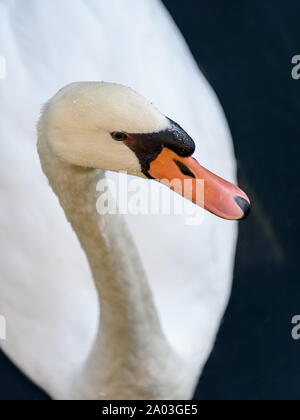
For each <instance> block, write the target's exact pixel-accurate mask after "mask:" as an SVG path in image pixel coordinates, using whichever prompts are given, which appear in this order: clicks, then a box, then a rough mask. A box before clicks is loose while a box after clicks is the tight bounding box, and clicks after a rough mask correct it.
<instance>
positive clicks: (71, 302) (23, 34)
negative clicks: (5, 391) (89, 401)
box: [0, 0, 237, 398]
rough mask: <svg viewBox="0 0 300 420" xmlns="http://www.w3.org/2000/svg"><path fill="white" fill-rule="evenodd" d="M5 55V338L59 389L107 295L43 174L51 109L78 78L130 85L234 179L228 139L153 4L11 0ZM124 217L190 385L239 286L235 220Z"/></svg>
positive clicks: (3, 21) (3, 12)
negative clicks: (41, 153) (40, 150)
mask: <svg viewBox="0 0 300 420" xmlns="http://www.w3.org/2000/svg"><path fill="white" fill-rule="evenodd" d="M0 55H2V56H4V57H5V59H6V67H7V78H6V79H5V80H0V92H1V98H2V100H1V105H0V151H1V152H0V153H1V157H2V164H1V167H0V188H1V203H3V204H2V205H1V207H0V228H1V237H0V241H1V254H0V273H1V277H0V288H1V295H0V314H2V315H4V316H5V317H6V321H7V339H6V341H1V347H2V349H3V350H4V351H5V352H6V354H8V356H9V357H10V358H11V359H12V360H13V361H14V362H15V363H16V364H17V365H18V366H19V367H20V368H21V369H22V370H23V371H24V372H25V373H26V374H27V375H28V376H29V377H30V378H31V379H33V380H34V381H35V382H36V383H37V384H39V385H40V386H42V387H43V388H44V389H45V390H46V391H48V392H49V393H50V394H51V395H52V396H54V397H56V398H63V397H64V396H65V394H64V393H63V392H62V391H61V390H62V389H65V381H66V378H69V377H70V373H71V372H74V371H75V370H78V369H80V367H81V365H82V364H83V363H84V361H85V360H86V357H87V355H88V353H89V350H90V349H91V347H92V343H93V340H94V338H95V335H96V332H97V325H98V303H97V295H96V291H95V289H94V286H93V282H92V278H91V274H90V271H89V268H88V264H87V261H86V258H85V256H84V254H83V252H82V250H81V248H80V246H79V244H78V241H77V238H76V236H75V235H74V233H73V231H72V229H71V227H70V226H69V225H68V224H67V222H66V219H65V216H64V214H63V211H62V209H61V208H60V206H59V204H58V202H57V200H56V199H55V197H54V196H53V193H52V192H51V190H50V188H49V186H48V183H47V180H46V178H45V177H44V175H43V174H42V171H41V167H40V163H39V159H38V155H37V152H36V122H37V120H38V116H39V113H40V108H41V105H42V104H43V103H45V102H46V101H47V100H48V98H49V97H51V96H52V95H53V93H55V92H56V91H57V90H58V89H60V88H61V87H62V86H64V85H65V84H67V83H70V82H73V81H78V80H105V81H112V82H117V83H121V84H124V85H127V86H131V87H132V88H134V89H136V90H137V91H138V92H140V93H141V94H143V95H144V96H146V97H147V98H149V99H150V100H151V101H152V102H153V103H154V104H155V105H156V106H157V107H158V108H159V109H160V111H162V112H163V113H164V114H166V115H168V116H169V117H170V118H172V119H174V120H175V121H177V122H178V123H180V125H182V127H184V129H185V130H186V131H187V132H189V134H190V135H191V136H192V137H193V138H194V140H195V141H196V143H197V153H196V156H197V155H198V158H199V161H201V163H202V164H204V165H205V166H207V167H209V168H210V169H211V170H213V171H214V172H216V173H218V174H219V175H221V176H222V177H224V178H227V179H229V180H231V181H234V180H235V159H234V154H233V149H232V142H231V138H230V134H229V131H228V128H227V124H226V121H225V118H224V116H223V113H222V110H221V108H220V105H219V103H218V101H217V99H216V97H215V95H214V93H213V91H212V89H211V88H210V86H209V85H208V83H207V82H206V80H205V79H204V78H203V76H202V75H201V74H200V72H199V70H198V68H197V66H196V64H195V62H194V60H193V59H192V57H191V54H190V52H189V51H188V49H187V47H186V45H185V43H184V41H183V39H182V37H181V35H180V34H179V32H178V30H177V29H176V27H175V26H174V24H173V22H172V21H171V19H170V17H169V16H168V14H167V13H166V11H165V10H164V8H163V6H162V5H161V4H160V3H159V2H158V1H156V0H152V1H151V0H143V1H140V0H131V1H129V2H126V5H125V2H123V1H121V0H111V1H110V2H107V1H100V0H89V1H88V2H87V1H80V0H76V1H71V0H64V2H61V1H58V0H52V1H51V2H50V1H49V2H47V3H45V2H39V1H37V0H28V1H27V2H26V3H25V2H21V1H20V0H18V1H11V0H4V1H2V2H1V3H0ZM145 182H147V181H145ZM157 188H163V187H162V186H159V185H157ZM178 200H181V198H179V197H178ZM191 206H192V204H191ZM198 211H199V212H201V210H198ZM126 219H127V222H128V223H129V226H130V229H131V232H132V234H133V237H134V240H135V242H136V245H137V248H138V249H139V251H140V254H141V258H142V262H143V264H144V267H145V270H146V272H147V275H148V278H149V280H150V285H151V288H152V290H153V293H154V297H155V302H156V306H157V309H158V312H159V315H160V319H161V322H162V326H163V329H164V332H165V334H166V336H167V338H168V339H169V341H170V343H171V345H172V346H173V348H174V349H175V350H176V352H177V353H178V354H179V355H180V356H181V357H182V359H183V360H185V362H186V375H187V377H186V378H184V379H183V382H185V381H186V383H190V384H194V383H196V380H197V378H198V376H199V374H200V372H201V369H202V367H203V365H204V363H205V362H206V360H207V357H208V355H209V353H210V351H211V348H212V345H213V342H214V339H215V335H216V332H217V329H218V326H219V323H220V319H221V317H222V315H223V312H224V309H225V307H226V304H227V300H228V296H229V293H230V287H231V279H232V268H233V260H234V252H235V241H236V232H237V229H236V224H235V223H232V222H226V221H223V220H220V219H217V218H216V217H214V216H211V215H209V214H207V213H205V217H204V222H203V223H202V224H201V225H200V226H196V227H195V226H186V224H185V219H184V218H183V217H180V216H168V217H166V216H126ZM99 368H101V367H99ZM174 374H176V372H174ZM192 388H193V387H192V385H191V386H190V388H189V389H187V391H186V393H187V395H188V396H191V393H192ZM84 397H86V398H88V397H89V396H88V395H87V396H86V395H85V396H84ZM91 397H93V395H91ZM100 397H101V395H99V398H100ZM104 397H105V396H104Z"/></svg>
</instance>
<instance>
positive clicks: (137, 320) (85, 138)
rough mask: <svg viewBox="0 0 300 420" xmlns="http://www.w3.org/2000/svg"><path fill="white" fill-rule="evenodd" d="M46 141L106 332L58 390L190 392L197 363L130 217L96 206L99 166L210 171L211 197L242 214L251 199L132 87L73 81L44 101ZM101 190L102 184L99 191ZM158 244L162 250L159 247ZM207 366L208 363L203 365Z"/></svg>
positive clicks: (220, 207)
mask: <svg viewBox="0 0 300 420" xmlns="http://www.w3.org/2000/svg"><path fill="white" fill-rule="evenodd" d="M38 149H39V153H40V158H41V162H42V167H43V170H44V172H45V174H46V175H47V176H48V178H49V180H50V183H51V185H52V187H53V190H54V191H55V193H56V194H57V196H58V198H59V200H60V203H61V205H62V207H63V209H64V211H65V213H66V216H67V218H68V219H69V221H70V223H71V225H72V227H73V229H74V230H75V232H76V233H77V236H78V239H79V241H80V243H81V246H82V248H83V249H84V251H85V253H86V255H87V259H88V261H89V265H90V268H91V272H92V274H93V277H94V281H95V286H96V289H97V291H98V295H99V300H100V308H101V316H100V322H99V327H98V334H97V337H96V340H95V343H94V344H93V347H92V349H91V351H90V354H89V355H88V357H87V359H86V361H84V363H83V364H82V365H79V366H77V367H73V371H72V372H69V376H68V377H66V378H64V379H65V383H64V386H65V388H64V389H60V393H59V394H58V396H59V397H62V396H63V397H64V398H74V399H77V398H93V399H96V398H99V397H102V398H105V399H118V398H121V399H137V398H140V399H186V398H190V397H191V396H192V392H193V387H194V383H195V374H196V377H197V370H196V372H195V371H194V372H193V371H192V370H191V363H190V360H185V359H184V358H183V357H181V355H180V354H179V353H177V352H176V351H175V350H173V349H172V347H171V345H170V344H169V343H168V340H167V338H166V336H165V335H164V333H163V330H162V328H161V325H160V321H159V315H158V313H157V310H156V308H155V304H154V301H153V298H152V293H151V290H150V287H149V286H148V282H147V279H146V277H145V275H144V272H143V269H142V265H141V264H140V262H139V256H138V254H137V252H136V251H135V247H134V243H133V242H132V240H131V238H130V235H129V233H128V232H127V230H126V227H125V225H124V224H123V220H122V219H121V218H119V217H116V216H111V215H102V216H101V217H99V215H98V214H97V210H96V200H97V194H96V189H97V182H98V180H99V176H102V177H103V173H102V174H101V175H99V173H98V172H97V171H96V169H97V168H98V169H106V170H114V171H121V170H122V171H127V172H128V173H129V174H132V175H136V176H139V177H147V178H156V179H157V180H165V179H168V180H170V181H172V180H175V179H178V180H181V181H184V180H190V181H191V182H190V184H189V185H186V187H185V188H184V191H181V192H182V193H183V192H184V194H185V195H186V196H188V197H190V198H191V199H192V200H193V201H195V198H196V187H197V183H196V180H197V179H204V180H205V193H206V194H205V207H206V208H207V209H209V210H210V211H211V212H213V213H215V214H217V215H219V216H220V215H221V216H222V217H224V218H227V219H230V220H237V219H242V218H244V217H245V216H246V213H248V211H249V208H250V207H249V199H248V197H247V196H246V195H245V193H243V192H242V191H241V190H240V189H239V188H238V187H235V186H233V185H232V184H229V183H228V182H226V181H224V180H222V179H220V178H218V177H217V176H216V175H213V174H212V173H211V172H209V171H207V170H206V169H204V168H203V167H201V166H200V165H199V164H198V163H197V161H196V160H195V159H194V158H193V157H191V156H192V154H193V153H194V150H195V144H194V142H193V140H192V139H191V138H190V137H189V136H188V135H187V133H186V132H185V131H184V130H183V129H182V128H181V127H180V126H179V125H177V124H176V123H174V122H173V121H172V120H170V119H169V118H167V117H165V116H163V115H162V114H160V113H159V112H158V111H157V110H156V109H155V108H154V106H153V105H151V104H150V103H148V102H147V101H146V100H145V99H144V98H142V97H141V96H139V95H138V94H137V93H135V92H134V91H132V90H130V89H129V88H126V87H123V86H120V85H116V84H111V83H103V82H102V83H96V82H94V83H73V84H71V85H69V86H67V87H66V88H64V89H62V90H61V91H60V92H59V93H58V94H57V95H56V96H55V97H54V98H53V99H52V100H51V101H50V102H49V103H48V104H47V106H46V107H45V109H44V112H43V115H42V118H41V120H40V123H39V140H38ZM100 195H101V193H100ZM153 252H155V250H153ZM198 369H199V368H198Z"/></svg>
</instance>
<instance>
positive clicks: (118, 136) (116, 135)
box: [111, 131, 127, 141]
mask: <svg viewBox="0 0 300 420" xmlns="http://www.w3.org/2000/svg"><path fill="white" fill-rule="evenodd" d="M111 136H112V138H113V139H114V140H117V141H122V140H125V139H127V134H125V133H121V132H119V131H114V132H113V133H111Z"/></svg>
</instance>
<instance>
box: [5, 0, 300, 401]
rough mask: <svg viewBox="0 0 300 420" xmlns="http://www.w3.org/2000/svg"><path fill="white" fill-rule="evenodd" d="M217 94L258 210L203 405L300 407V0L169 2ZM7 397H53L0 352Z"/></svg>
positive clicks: (245, 231) (248, 226)
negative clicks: (284, 403)
mask: <svg viewBox="0 0 300 420" xmlns="http://www.w3.org/2000/svg"><path fill="white" fill-rule="evenodd" d="M164 3H165V5H166V6H167V8H168V9H169V11H170V12H171V14H172V16H173V18H174V19H175V21H176V23H177V25H178V26H179V28H180V29H181V31H182V33H183V35H184V37H185V38H186V40H187V42H188V44H189V46H190V48H191V50H192V52H193V54H194V56H195V58H196V60H197V62H198V63H199V66H200V67H201V70H202V71H203V72H204V74H205V75H206V77H207V78H208V80H209V81H210V83H211V84H212V86H213V88H214V89H215V91H216V93H217V95H218V97H219V99H220V101H221V103H222V105H223V108H224V110H225V113H226V116H227V119H228V122H229V125H230V128H231V132H232V135H233V139H234V144H235V148H236V154H237V158H238V165H239V179H240V184H241V186H242V187H243V188H244V189H245V190H246V191H247V192H248V193H249V196H250V197H251V199H252V204H253V211H252V214H251V216H250V217H249V219H247V221H245V222H243V223H241V224H240V237H239V243H238V250H237V263H236V268H235V276H234V287H233V294H232V297H231V301H230V304H229V307H228V310H227V312H226V315H225V318H224V322H223V324H222V326H221V330H220V333H219V336H218V339H217V342H216V345H215V349H214V351H213V353H212V355H211V357H210V359H209V361H208V363H207V366H206V368H205V370H204V373H203V375H202V377H201V380H200V383H199V386H198V390H197V393H196V398H197V399H214V400H215V399H222V400H227V399H231V400H232V399H234V400H237V399H243V400H245V399H250V400H253V399H256V400H257V399H264V400H265V399H269V400H274V399H280V400H284V399H285V400H286V399H289V400H291V399H295V400H298V399H300V386H299V382H300V364H299V357H298V356H299V354H300V341H293V340H292V338H291V330H292V325H291V319H292V317H293V316H294V315H296V314H300V281H299V274H298V253H299V245H298V236H299V223H298V217H299V204H300V186H299V181H298V176H297V173H298V165H299V153H300V145H299V139H300V123H299V119H300V80H298V81H296V80H293V79H292V77H291V70H292V67H293V66H292V64H291V59H292V57H293V56H294V55H298V54H300V25H299V16H300V2H299V0H285V1H283V0H263V1H262V0H184V1H182V0H164ZM0 396H1V399H45V398H47V396H45V395H44V394H43V393H42V392H41V391H40V390H38V389H37V388H36V387H35V386H34V385H32V384H31V383H30V382H29V381H28V380H27V379H26V378H25V377H24V376H23V375H22V374H21V373H20V372H19V371H18V370H17V369H16V368H15V367H14V366H13V365H12V364H11V363H10V362H9V361H8V360H7V359H6V357H5V356H4V355H2V354H1V353H0Z"/></svg>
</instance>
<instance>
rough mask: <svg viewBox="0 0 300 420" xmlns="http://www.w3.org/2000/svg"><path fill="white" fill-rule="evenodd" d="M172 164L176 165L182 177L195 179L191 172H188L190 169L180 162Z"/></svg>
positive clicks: (176, 161)
mask: <svg viewBox="0 0 300 420" xmlns="http://www.w3.org/2000/svg"><path fill="white" fill-rule="evenodd" d="M174 162H175V163H176V165H177V166H178V168H179V169H180V171H181V173H182V174H183V175H186V176H190V177H192V178H196V177H195V175H194V174H193V172H192V171H190V169H189V168H188V167H187V166H185V165H184V163H182V162H180V161H179V160H176V159H175V160H174Z"/></svg>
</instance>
